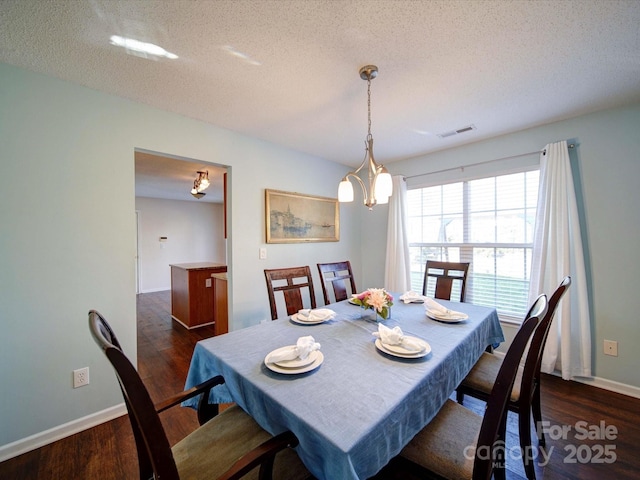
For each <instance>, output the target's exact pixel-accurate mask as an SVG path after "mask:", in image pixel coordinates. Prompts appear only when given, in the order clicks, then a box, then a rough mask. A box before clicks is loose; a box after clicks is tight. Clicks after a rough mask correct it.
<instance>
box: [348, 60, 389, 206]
mask: <svg viewBox="0 0 640 480" xmlns="http://www.w3.org/2000/svg"><path fill="white" fill-rule="evenodd" d="M377 75H378V67H376V66H375V65H366V66H364V67H362V68H361V69H360V78H362V79H363V80H366V81H367V107H368V114H369V115H368V120H369V123H368V133H367V138H366V140H365V142H364V143H365V152H364V159H363V160H362V163H361V164H360V166H359V167H358V168H357V169H356V170H354V171H353V172H349V173H347V174H346V175H345V176H344V178H343V179H342V181H341V182H340V185H338V201H339V202H353V198H354V195H353V185H352V183H351V181H350V180H351V179H353V180H355V181H356V182H357V183H358V184H359V185H360V187H361V188H362V196H363V202H364V205H365V206H366V207H368V208H369V210H372V209H373V206H374V205H379V204H384V203H389V197H390V196H391V194H392V193H393V184H392V181H391V174H390V173H389V171H388V170H387V169H386V168H385V167H384V165H378V164H377V163H376V161H375V158H374V156H373V136H372V135H371V80H372V79H374V78H376V76H377ZM365 169H366V172H367V176H366V177H365V178H364V179H363V178H361V177H360V176H359V175H358V174H359V173H360V172H363V174H364V173H365V172H364V170H365ZM365 182H366V183H365ZM367 187H368V188H367Z"/></svg>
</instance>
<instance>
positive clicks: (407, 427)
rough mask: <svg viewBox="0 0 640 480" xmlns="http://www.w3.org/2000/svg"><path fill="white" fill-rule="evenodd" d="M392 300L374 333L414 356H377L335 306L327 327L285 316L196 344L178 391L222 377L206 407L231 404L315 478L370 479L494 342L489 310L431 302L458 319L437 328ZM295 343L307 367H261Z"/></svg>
mask: <svg viewBox="0 0 640 480" xmlns="http://www.w3.org/2000/svg"><path fill="white" fill-rule="evenodd" d="M394 296H395V297H396V299H395V301H394V304H393V306H392V307H391V311H390V317H389V318H388V319H386V320H384V321H382V324H383V325H384V326H386V327H389V328H391V329H393V328H394V327H396V326H397V327H400V330H401V332H402V334H403V335H405V336H407V337H409V338H414V339H415V338H417V339H420V340H421V341H424V342H426V344H425V345H426V346H427V347H428V348H427V349H425V350H424V351H423V354H419V355H413V354H409V355H400V354H399V353H397V352H396V351H392V350H388V349H385V348H382V346H381V345H380V342H379V340H378V339H377V338H376V336H374V332H377V331H378V330H379V323H378V322H377V321H375V320H372V319H371V318H370V316H369V315H368V314H367V313H368V312H366V311H365V310H364V309H363V308H361V307H360V306H358V305H354V304H352V303H351V302H350V301H348V300H345V301H342V302H338V303H334V304H330V305H327V306H326V307H324V308H327V309H331V310H332V311H333V312H335V315H334V316H333V318H331V319H330V320H328V321H323V322H319V323H302V322H299V321H296V320H299V317H296V316H295V315H294V316H292V317H286V318H279V319H277V320H274V321H269V322H263V323H260V324H257V325H254V326H251V327H247V328H243V329H240V330H235V331H231V332H229V333H227V334H224V335H220V336H215V337H211V338H208V339H205V340H201V341H200V342H198V343H197V344H196V346H195V348H194V352H193V356H192V359H191V365H190V368H189V372H188V375H187V380H186V385H185V388H190V387H192V386H195V385H197V384H199V383H201V382H203V381H205V380H207V379H209V378H211V377H213V376H215V375H222V376H223V377H224V379H225V383H224V384H223V385H220V386H217V387H215V388H214V389H213V390H212V391H211V395H210V402H212V403H227V402H235V403H236V404H238V405H239V406H240V407H241V408H242V409H243V410H244V411H246V412H247V413H248V414H249V415H251V416H252V417H253V418H254V419H255V420H256V421H257V422H258V424H260V426H261V427H262V428H264V429H265V430H267V431H268V432H269V433H271V434H273V435H276V434H278V433H281V432H283V431H287V430H290V431H292V432H293V433H294V434H295V435H296V437H297V438H298V440H299V445H298V446H297V447H296V451H297V453H298V455H299V456H300V458H301V460H302V461H303V463H304V464H305V465H306V467H307V468H308V469H309V471H310V472H311V473H312V474H313V475H314V476H315V477H316V478H318V479H321V480H322V479H328V480H336V479H339V480H348V479H366V478H370V477H372V476H374V475H375V474H376V473H377V472H378V471H379V470H380V469H382V468H383V467H384V466H385V465H386V464H387V463H388V462H389V461H390V460H391V459H392V458H393V457H395V456H396V455H398V453H400V451H401V450H402V448H403V447H404V446H405V445H406V444H407V443H408V442H409V441H410V440H411V439H412V438H413V437H414V436H415V435H416V434H417V433H418V432H419V431H420V430H421V429H422V428H423V427H424V426H425V425H427V424H428V423H429V422H430V421H431V420H432V418H433V417H434V416H435V415H436V414H437V413H438V410H439V409H440V408H441V407H442V405H444V403H445V401H446V400H447V398H449V397H450V396H451V394H452V393H453V392H454V390H455V388H456V387H457V386H458V384H459V383H460V382H461V381H462V379H463V378H464V377H465V376H466V375H467V374H468V372H469V371H470V370H471V368H472V367H473V365H474V364H475V363H476V361H477V360H478V358H479V357H480V356H481V355H482V353H483V352H484V351H485V349H486V348H487V347H488V346H490V345H495V344H498V343H501V342H503V341H504V336H503V332H502V328H501V326H500V322H499V320H498V315H497V312H496V310H495V309H494V308H491V307H486V306H478V305H473V304H471V303H458V302H449V301H445V300H438V303H439V304H440V305H442V306H443V307H444V308H447V309H451V310H453V311H456V312H461V313H462V314H463V315H464V316H466V317H468V318H466V319H464V320H456V321H451V322H450V321H438V320H435V319H433V318H430V317H429V316H427V315H426V311H425V305H423V304H422V303H407V304H405V303H403V302H402V301H400V300H398V299H397V295H394ZM305 336H312V337H313V339H314V341H315V342H317V343H319V344H320V349H319V350H318V352H321V355H319V354H318V356H317V357H316V360H315V361H314V362H313V363H312V364H310V365H307V366H306V367H304V368H300V369H287V368H278V366H277V365H274V364H271V363H267V362H265V360H266V359H267V357H268V356H269V354H270V353H271V352H273V351H274V350H276V349H279V348H281V347H285V346H291V345H296V343H297V341H298V339H299V338H301V337H305ZM377 340H378V341H377ZM320 357H321V358H320ZM195 403H196V399H192V400H190V401H188V402H185V404H183V405H184V406H190V407H195Z"/></svg>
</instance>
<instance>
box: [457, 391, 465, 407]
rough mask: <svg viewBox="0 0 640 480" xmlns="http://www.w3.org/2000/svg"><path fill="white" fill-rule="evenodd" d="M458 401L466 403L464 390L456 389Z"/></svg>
mask: <svg viewBox="0 0 640 480" xmlns="http://www.w3.org/2000/svg"><path fill="white" fill-rule="evenodd" d="M456 402H458V403H459V404H460V405H462V404H463V403H464V392H463V391H462V390H460V389H458V390H456Z"/></svg>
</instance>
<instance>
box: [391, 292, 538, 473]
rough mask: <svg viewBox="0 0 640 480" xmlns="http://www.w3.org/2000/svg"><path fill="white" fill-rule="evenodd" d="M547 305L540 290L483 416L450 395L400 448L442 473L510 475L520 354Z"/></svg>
mask: <svg viewBox="0 0 640 480" xmlns="http://www.w3.org/2000/svg"><path fill="white" fill-rule="evenodd" d="M546 311H547V297H546V296H545V295H541V296H540V297H538V300H537V301H536V303H535V304H534V308H532V309H531V311H530V316H528V317H527V318H526V319H525V320H524V322H522V326H521V327H520V329H519V330H518V332H517V333H516V335H515V337H514V339H513V342H511V346H510V347H509V350H508V351H507V354H506V355H505V357H504V361H503V362H502V365H501V366H500V370H499V371H498V376H497V377H496V382H495V386H494V388H493V389H492V391H491V394H490V396H489V399H488V400H487V408H486V410H485V412H484V416H480V415H478V414H476V413H474V412H472V411H471V410H468V409H466V408H465V407H463V406H462V405H460V404H458V403H456V402H454V401H453V400H447V401H446V402H445V404H444V406H443V407H442V408H441V409H440V411H439V412H438V414H437V415H436V416H435V418H433V420H431V422H429V424H428V425H427V426H426V427H425V428H423V429H422V430H421V431H420V432H418V434H417V435H416V436H415V437H413V439H412V440H411V441H410V442H409V443H408V444H407V446H405V448H404V449H403V450H402V451H401V453H400V455H401V456H402V457H403V458H405V459H407V460H409V461H411V462H413V463H414V464H416V465H418V466H419V467H421V468H423V469H425V470H427V471H429V472H431V473H435V474H436V475H439V477H438V478H446V479H456V480H457V479H472V480H489V479H490V478H491V476H492V474H493V473H494V470H495V475H496V478H505V475H504V473H505V472H504V467H505V465H504V462H505V449H506V445H505V444H504V443H503V442H504V441H505V433H506V419H507V412H508V410H507V403H508V400H509V396H510V395H511V390H512V389H513V385H514V383H515V380H516V375H517V373H518V366H519V364H520V359H521V358H522V356H523V354H524V351H525V348H526V346H527V343H528V341H529V339H530V338H531V335H532V334H533V332H534V331H535V329H536V328H537V327H538V325H539V323H540V319H541V318H542V317H543V316H544V314H545V313H546ZM425 401H429V399H425Z"/></svg>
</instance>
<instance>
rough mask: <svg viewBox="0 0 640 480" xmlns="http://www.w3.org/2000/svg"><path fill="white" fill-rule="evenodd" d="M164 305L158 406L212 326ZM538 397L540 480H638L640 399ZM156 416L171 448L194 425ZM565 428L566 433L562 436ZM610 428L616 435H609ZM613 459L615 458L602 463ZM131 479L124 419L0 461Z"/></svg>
mask: <svg viewBox="0 0 640 480" xmlns="http://www.w3.org/2000/svg"><path fill="white" fill-rule="evenodd" d="M169 301H170V300H169V295H168V292H157V293H148V294H143V295H139V296H138V355H139V365H138V368H139V371H140V374H141V376H142V378H143V379H144V381H145V383H146V385H147V387H148V388H149V391H150V393H151V396H152V398H153V399H154V400H156V401H158V400H160V399H162V398H164V397H166V396H169V395H170V394H172V393H175V392H177V391H180V390H182V389H183V387H184V381H185V378H186V375H187V370H188V368H189V362H190V360H191V354H192V352H193V346H194V345H195V343H196V342H197V341H198V340H200V339H202V338H207V337H209V336H212V335H213V328H212V327H202V328H199V329H195V330H191V331H189V330H186V329H185V328H184V327H182V326H180V325H178V324H177V323H175V322H173V321H172V320H171V317H170V314H169V311H170V306H169ZM116 333H117V332H116ZM542 397H543V398H542V402H543V418H544V419H545V420H547V421H548V422H549V426H550V428H551V429H552V431H551V433H552V434H553V438H549V436H548V437H547V438H548V450H549V451H550V460H549V463H548V464H547V465H546V466H545V467H544V468H542V467H538V468H537V471H538V478H542V479H575V480H578V479H580V480H590V479H594V480H595V479H605V478H615V479H616V480H622V479H637V478H639V473H638V472H640V454H638V453H637V452H636V448H637V446H639V445H640V400H639V399H635V398H631V397H628V396H625V395H619V394H615V393H611V392H607V391H605V390H601V389H598V388H594V387H589V386H586V385H583V384H579V383H576V382H565V381H563V380H561V379H559V378H557V377H553V376H549V375H545V376H544V378H543V384H542ZM465 406H468V407H469V408H471V409H473V410H476V411H477V412H478V413H481V412H482V410H483V408H484V405H483V403H482V402H479V401H476V400H473V399H468V400H466V401H465ZM162 419H163V422H164V425H165V428H166V430H167V435H168V436H169V441H170V442H171V443H172V444H173V443H175V442H176V441H177V440H179V439H180V438H182V437H183V436H185V435H186V434H188V433H189V432H191V431H192V430H193V429H195V428H196V427H197V420H196V418H195V414H194V412H193V411H192V410H190V409H184V408H173V409H171V410H170V411H169V412H166V413H164V414H163V417H162ZM577 422H584V425H583V424H582V423H577ZM601 422H604V425H605V429H606V428H608V434H609V437H610V438H609V439H603V438H591V439H588V438H587V439H585V440H582V439H581V437H582V436H583V435H582V434H581V431H584V430H585V429H588V428H589V427H591V426H593V427H591V429H592V431H591V435H590V437H594V436H596V435H597V434H598V433H600V432H599V431H595V430H593V429H595V428H597V429H598V430H600V427H601V425H602V423H601ZM569 427H570V429H571V430H570V431H568V433H567V434H566V435H564V436H563V435H560V432H561V430H562V429H563V428H564V429H565V430H567V428H569ZM576 427H577V429H576ZM614 427H615V428H616V429H617V434H615V438H611V437H612V436H614V434H613V432H612V430H611V429H612V428H614ZM601 436H603V435H601ZM517 445H518V437H517V424H516V419H515V417H510V419H509V437H508V439H507V450H508V451H510V449H511V447H513V446H517ZM613 455H615V461H613V462H612V463H603V462H604V461H607V459H612V458H613ZM572 461H573V463H572ZM136 475H137V460H136V453H135V446H134V443H133V435H132V433H131V429H130V426H129V422H128V419H127V417H126V416H124V417H120V418H118V419H116V420H112V421H110V422H107V423H104V424H102V425H99V426H97V427H94V428H91V429H89V430H85V431H83V432H81V433H78V434H76V435H73V436H71V437H68V438H66V439H63V440H60V441H58V442H55V443H53V444H50V445H47V446H45V447H42V448H39V449H37V450H34V451H32V452H28V453H25V454H24V455H20V456H18V457H16V458H13V459H10V460H8V461H6V462H3V463H0V479H25V480H29V479H33V480H36V479H38V480H48V479H56V480H57V479H89V478H91V479H104V480H125V479H135V478H137V477H136ZM375 478H376V480H417V479H420V478H422V476H421V475H420V474H417V473H415V472H411V471H410V470H409V469H407V468H405V466H404V465H402V464H400V463H394V464H391V465H389V466H388V467H387V468H385V469H384V470H383V471H382V472H380V473H379V474H378V475H377V476H376V477H375ZM507 478H508V479H509V480H520V479H521V478H524V473H523V469H522V465H521V462H520V460H519V459H517V458H515V456H514V455H507ZM332 480H340V479H332Z"/></svg>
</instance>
